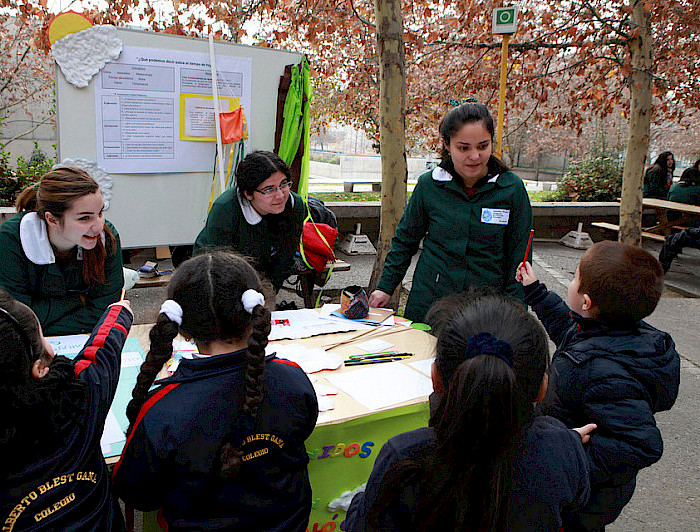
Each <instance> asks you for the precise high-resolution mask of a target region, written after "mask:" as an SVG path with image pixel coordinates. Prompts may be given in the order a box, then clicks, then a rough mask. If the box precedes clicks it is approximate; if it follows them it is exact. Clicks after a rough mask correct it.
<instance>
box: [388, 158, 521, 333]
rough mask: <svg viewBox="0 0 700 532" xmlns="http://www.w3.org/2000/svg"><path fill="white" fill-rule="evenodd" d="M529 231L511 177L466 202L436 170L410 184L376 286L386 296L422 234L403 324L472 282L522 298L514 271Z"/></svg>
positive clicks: (458, 187)
mask: <svg viewBox="0 0 700 532" xmlns="http://www.w3.org/2000/svg"><path fill="white" fill-rule="evenodd" d="M496 222H499V223H496ZM531 228H532V208H531V207H530V200H529V198H528V195H527V192H526V190H525V186H524V185H523V182H522V181H521V180H520V178H519V177H518V176H517V175H515V174H514V173H513V172H505V173H503V174H500V175H498V176H496V177H494V178H493V179H492V180H490V181H489V182H488V183H486V184H485V185H483V186H482V187H481V188H480V189H479V190H478V191H477V192H476V193H475V194H474V195H473V196H471V197H469V196H467V193H466V192H465V191H464V188H463V186H462V183H461V180H460V179H459V178H455V177H454V176H452V175H451V174H450V173H448V172H447V171H445V170H444V169H442V168H441V167H437V168H435V169H434V170H432V171H430V172H427V173H425V174H423V175H422V176H420V178H419V179H418V183H417V184H416V188H415V189H414V191H413V195H412V196H411V199H410V200H409V202H408V205H407V206H406V211H405V212H404V215H403V217H402V218H401V221H400V222H399V225H398V227H397V228H396V236H394V239H393V240H392V242H391V250H390V251H389V253H388V255H387V257H386V262H385V264H384V271H383V272H382V277H381V279H380V281H379V286H378V288H379V290H381V291H383V292H386V293H387V294H391V293H393V291H394V289H395V288H396V287H397V286H398V284H399V283H400V282H401V280H402V279H403V277H404V275H405V274H406V270H407V269H408V266H409V264H410V262H411V257H413V255H414V254H415V253H416V252H417V251H418V246H419V244H420V241H421V239H422V238H424V237H425V239H424V241H423V251H422V252H421V255H420V259H419V260H418V264H417V265H416V270H415V273H414V274H413V287H412V289H411V294H410V295H409V298H408V304H407V305H406V311H405V316H406V317H407V318H408V319H411V320H414V321H421V320H423V318H424V316H425V314H426V312H427V311H428V309H429V308H430V306H431V305H432V304H433V303H434V302H435V301H437V300H438V299H440V298H441V297H443V296H446V295H448V294H452V293H455V292H462V291H464V290H466V289H468V288H469V287H470V286H472V285H475V286H489V287H493V288H494V289H496V290H497V291H499V292H502V293H506V294H509V295H511V296H513V297H515V298H517V299H519V300H521V301H522V299H523V290H522V286H521V285H520V283H518V282H517V281H516V280H515V270H516V268H517V266H518V265H519V264H520V262H521V261H522V260H523V255H524V254H525V248H526V247H527V241H528V237H529V233H530V229H531Z"/></svg>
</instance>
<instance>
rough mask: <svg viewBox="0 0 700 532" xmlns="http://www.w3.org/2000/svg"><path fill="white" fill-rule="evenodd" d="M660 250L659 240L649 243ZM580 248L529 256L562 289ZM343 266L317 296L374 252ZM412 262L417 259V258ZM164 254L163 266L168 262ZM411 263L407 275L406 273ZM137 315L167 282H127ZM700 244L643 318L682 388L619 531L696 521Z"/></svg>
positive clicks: (354, 278) (137, 260)
mask: <svg viewBox="0 0 700 532" xmlns="http://www.w3.org/2000/svg"><path fill="white" fill-rule="evenodd" d="M645 247H647V248H648V249H649V251H650V252H652V253H654V254H655V255H656V256H658V252H659V249H660V247H661V245H660V244H658V243H650V244H646V243H645ZM148 253H149V252H144V253H141V254H139V255H136V256H134V257H133V259H132V265H133V266H135V267H138V266H141V265H142V264H143V262H145V261H146V260H151V259H152V257H150V256H149V255H148ZM582 254H583V252H582V251H580V250H575V249H571V248H567V247H564V246H562V245H560V244H558V243H556V242H549V241H548V242H543V241H535V243H534V244H533V262H534V266H535V269H536V271H537V273H538V276H539V278H540V280H541V281H543V282H544V283H546V284H547V286H548V287H549V288H550V289H551V290H553V291H555V292H556V293H558V294H559V295H560V296H562V297H564V298H565V297H566V291H567V287H568V284H569V281H570V279H571V278H572V276H573V273H574V270H575V269H576V265H577V264H578V261H579V259H580V257H581V255H582ZM338 256H339V258H341V259H343V260H345V261H346V262H349V263H350V264H351V269H350V271H348V272H336V273H334V274H333V275H332V277H331V279H330V281H329V282H328V283H327V285H326V287H325V288H324V292H323V295H322V301H324V302H325V301H333V302H338V297H339V291H340V290H341V289H342V288H344V287H346V286H349V285H352V284H358V285H361V286H366V285H367V283H368V282H369V278H370V274H371V271H372V267H373V264H374V256H373V255H357V256H348V255H344V254H342V253H338ZM414 263H415V260H414ZM168 266H169V265H168V263H167V262H162V263H161V265H160V267H161V268H164V269H165V268H167V267H168ZM411 275H412V270H411V271H409V273H408V275H407V280H409V281H410V277H411ZM128 298H129V299H130V300H131V302H132V305H133V308H134V311H135V317H136V323H152V322H153V321H154V320H155V317H156V313H157V311H158V308H159V306H160V303H161V302H162V301H163V300H164V299H165V288H148V289H137V290H131V291H129V293H128ZM280 300H286V301H295V302H296V303H297V305H298V306H299V308H302V307H303V302H302V299H301V298H300V297H299V296H297V295H296V294H295V292H294V289H293V287H291V285H290V286H287V285H285V286H284V287H283V288H282V290H281V291H280V293H279V294H278V298H277V301H278V302H279V301H280ZM699 318H700V251H697V250H685V251H684V253H683V254H682V255H680V256H679V257H678V259H676V261H674V263H673V265H672V267H671V270H670V271H669V273H668V274H667V276H666V289H665V291H664V295H663V297H662V299H661V302H660V303H659V306H658V307H657V309H656V310H655V311H654V313H653V314H652V315H651V316H650V317H649V318H648V320H647V321H649V323H651V324H652V325H654V326H655V327H658V328H659V329H662V330H664V331H667V332H669V333H670V334H671V335H672V337H673V339H674V341H675V342H676V346H677V349H678V351H679V353H680V354H681V359H682V363H681V388H680V394H679V397H678V400H677V401H676V404H675V406H674V407H673V409H672V410H671V411H669V412H662V413H660V414H658V415H657V416H656V417H657V422H658V425H659V428H660V430H661V433H662V435H663V438H664V443H665V449H664V455H663V457H662V458H661V460H660V461H659V462H658V463H656V464H654V465H653V466H652V467H649V468H647V469H645V470H642V471H641V472H640V474H639V476H638V479H637V489H636V492H635V494H634V497H633V498H632V500H631V501H630V503H629V504H628V505H627V507H626V508H625V509H624V511H623V513H622V515H620V517H619V518H618V519H617V521H615V523H613V524H612V525H611V526H610V527H609V530H611V531H613V532H617V531H633V532H634V531H647V530H664V531H676V530H677V531H681V530H683V531H687V530H698V529H699V528H700V526H699V524H700V457H699V451H698V449H700V431H699V430H698V419H699V418H698V412H700V349H699V347H698V346H700V327H699V325H700V324H699Z"/></svg>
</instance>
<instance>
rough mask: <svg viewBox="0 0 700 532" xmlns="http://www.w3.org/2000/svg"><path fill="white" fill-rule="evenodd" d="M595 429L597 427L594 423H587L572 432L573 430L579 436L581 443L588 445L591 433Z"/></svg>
mask: <svg viewBox="0 0 700 532" xmlns="http://www.w3.org/2000/svg"><path fill="white" fill-rule="evenodd" d="M597 428H598V425H596V424H595V423H589V424H588V425H584V426H583V427H577V428H575V429H572V430H575V431H576V432H578V433H579V434H580V435H581V443H588V441H589V440H590V439H591V432H593V431H594V430H595V429H597Z"/></svg>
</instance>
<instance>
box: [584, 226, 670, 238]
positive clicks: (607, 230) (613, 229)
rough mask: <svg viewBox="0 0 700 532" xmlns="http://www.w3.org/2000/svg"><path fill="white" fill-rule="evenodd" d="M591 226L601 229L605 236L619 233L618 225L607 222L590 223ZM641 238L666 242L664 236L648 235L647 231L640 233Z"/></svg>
mask: <svg viewBox="0 0 700 532" xmlns="http://www.w3.org/2000/svg"><path fill="white" fill-rule="evenodd" d="M591 225H592V226H594V227H599V228H600V229H602V230H603V234H604V235H606V233H608V234H611V235H612V234H615V235H617V233H619V231H620V226H619V225H615V224H611V223H608V222H593V223H591ZM606 236H607V235H606ZM642 237H644V238H648V239H649V240H655V241H656V242H664V241H665V240H666V237H665V236H664V235H659V234H657V233H650V232H648V231H642Z"/></svg>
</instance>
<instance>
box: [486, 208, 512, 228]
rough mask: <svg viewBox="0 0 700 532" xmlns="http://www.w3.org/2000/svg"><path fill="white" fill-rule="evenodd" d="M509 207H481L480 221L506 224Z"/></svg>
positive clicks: (508, 216)
mask: <svg viewBox="0 0 700 532" xmlns="http://www.w3.org/2000/svg"><path fill="white" fill-rule="evenodd" d="M508 218H510V209H487V208H486V207H483V208H482V209H481V221H482V222H483V223H485V224H496V225H508Z"/></svg>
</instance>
